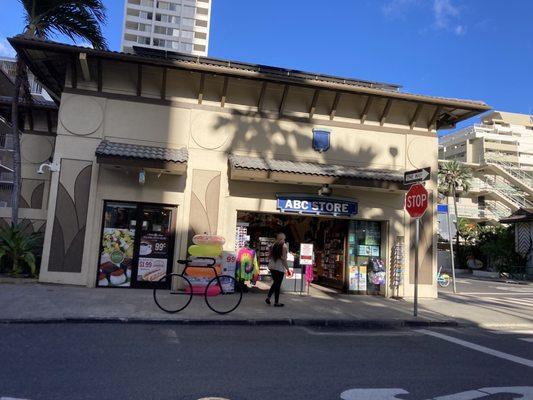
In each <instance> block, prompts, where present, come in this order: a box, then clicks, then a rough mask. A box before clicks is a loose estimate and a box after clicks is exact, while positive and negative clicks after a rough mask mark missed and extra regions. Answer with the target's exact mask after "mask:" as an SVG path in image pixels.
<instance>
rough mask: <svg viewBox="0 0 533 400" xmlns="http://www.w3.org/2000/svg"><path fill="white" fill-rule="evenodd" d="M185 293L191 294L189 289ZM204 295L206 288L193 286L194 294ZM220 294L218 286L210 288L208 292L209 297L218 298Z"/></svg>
mask: <svg viewBox="0 0 533 400" xmlns="http://www.w3.org/2000/svg"><path fill="white" fill-rule="evenodd" d="M185 291H186V292H187V293H189V292H190V291H191V290H190V289H189V288H186V289H185ZM204 293H205V286H200V285H193V287H192V294H195V295H203V294H204ZM219 294H220V287H218V286H209V290H208V291H207V295H208V296H209V297H211V296H217V295H219Z"/></svg>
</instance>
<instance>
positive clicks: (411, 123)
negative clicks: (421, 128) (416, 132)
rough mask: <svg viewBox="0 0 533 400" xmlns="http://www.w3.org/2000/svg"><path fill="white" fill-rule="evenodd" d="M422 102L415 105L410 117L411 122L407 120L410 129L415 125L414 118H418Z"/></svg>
mask: <svg viewBox="0 0 533 400" xmlns="http://www.w3.org/2000/svg"><path fill="white" fill-rule="evenodd" d="M422 107H423V105H422V104H419V105H417V106H416V110H415V113H414V114H413V118H411V122H409V126H410V128H411V129H413V128H414V127H415V126H416V120H417V119H418V117H419V115H420V111H422Z"/></svg>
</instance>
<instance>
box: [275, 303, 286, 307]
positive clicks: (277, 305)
mask: <svg viewBox="0 0 533 400" xmlns="http://www.w3.org/2000/svg"><path fill="white" fill-rule="evenodd" d="M284 305H285V304H283V303H276V304H274V307H283V306H284Z"/></svg>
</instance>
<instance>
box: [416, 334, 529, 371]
mask: <svg viewBox="0 0 533 400" xmlns="http://www.w3.org/2000/svg"><path fill="white" fill-rule="evenodd" d="M415 332H419V333H423V334H425V335H428V336H433V337H436V338H438V339H442V340H446V341H448V342H451V343H455V344H458V345H459V346H463V347H466V348H469V349H472V350H476V351H479V352H481V353H485V354H490V355H491V356H494V357H498V358H502V359H504V360H507V361H511V362H514V363H516V364H522V365H525V366H526V367H530V368H533V360H528V359H527V358H522V357H517V356H513V355H512V354H507V353H504V352H502V351H498V350H494V349H491V348H489V347H485V346H480V345H479V344H475V343H472V342H467V341H466V340H461V339H457V338H455V337H453V336H448V335H443V334H442V333H438V332H433V331H430V330H428V329H415Z"/></svg>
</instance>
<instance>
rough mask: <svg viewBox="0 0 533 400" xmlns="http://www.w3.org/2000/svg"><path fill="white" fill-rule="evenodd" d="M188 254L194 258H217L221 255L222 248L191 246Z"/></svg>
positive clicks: (205, 245) (207, 245)
mask: <svg viewBox="0 0 533 400" xmlns="http://www.w3.org/2000/svg"><path fill="white" fill-rule="evenodd" d="M189 254H190V255H191V256H194V257H217V256H219V255H220V254H222V246H221V245H216V244H193V245H192V246H189Z"/></svg>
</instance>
